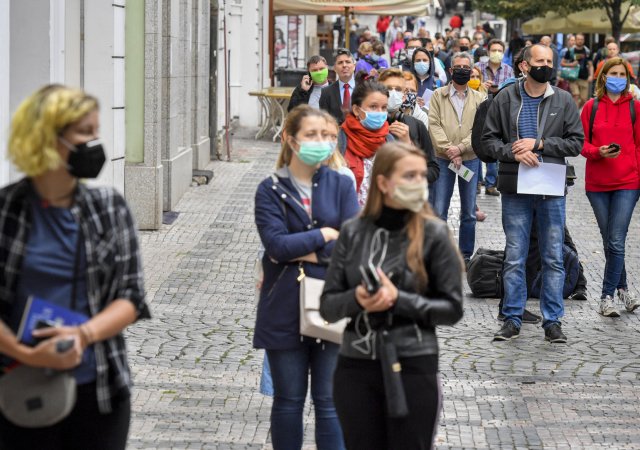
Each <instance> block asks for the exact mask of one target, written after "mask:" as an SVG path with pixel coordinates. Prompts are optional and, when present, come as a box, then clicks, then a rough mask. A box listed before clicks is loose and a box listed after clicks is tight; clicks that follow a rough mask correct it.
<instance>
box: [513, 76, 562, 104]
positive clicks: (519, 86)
mask: <svg viewBox="0 0 640 450" xmlns="http://www.w3.org/2000/svg"><path fill="white" fill-rule="evenodd" d="M525 81H526V78H523V79H522V81H518V82H517V83H516V86H517V87H516V94H517V95H518V97H520V98H522V95H521V94H520V90H521V89H524V82H525ZM554 94H555V91H554V90H553V88H552V87H551V84H549V83H547V89H546V90H545V91H544V96H543V97H542V99H543V100H544V99H546V98H549V97H551V96H552V95H554Z"/></svg>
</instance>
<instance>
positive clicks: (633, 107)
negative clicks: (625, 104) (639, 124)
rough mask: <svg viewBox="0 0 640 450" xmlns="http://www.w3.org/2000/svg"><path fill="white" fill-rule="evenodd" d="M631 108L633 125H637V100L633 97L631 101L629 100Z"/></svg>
mask: <svg viewBox="0 0 640 450" xmlns="http://www.w3.org/2000/svg"><path fill="white" fill-rule="evenodd" d="M629 109H630V110H631V126H635V124H636V105H635V101H634V100H633V97H632V98H631V101H630V102H629Z"/></svg>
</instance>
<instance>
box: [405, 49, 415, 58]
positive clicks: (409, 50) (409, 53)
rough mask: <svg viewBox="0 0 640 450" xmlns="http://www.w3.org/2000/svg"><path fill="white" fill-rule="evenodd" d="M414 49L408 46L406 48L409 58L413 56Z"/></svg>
mask: <svg viewBox="0 0 640 450" xmlns="http://www.w3.org/2000/svg"><path fill="white" fill-rule="evenodd" d="M415 51H416V49H415V48H409V49H407V56H408V57H409V58H411V57H412V56H413V52H415Z"/></svg>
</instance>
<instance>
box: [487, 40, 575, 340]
mask: <svg viewBox="0 0 640 450" xmlns="http://www.w3.org/2000/svg"><path fill="white" fill-rule="evenodd" d="M520 67H521V69H522V70H523V72H524V73H525V74H526V78H525V79H524V81H520V80H519V81H517V82H516V83H514V84H512V85H510V86H507V87H506V88H504V89H503V90H502V92H500V94H499V95H497V96H495V98H494V99H493V101H492V102H491V106H489V110H488V112H487V116H486V121H485V124H484V129H483V132H482V147H483V149H482V151H483V152H485V153H487V154H489V155H491V156H492V157H493V158H495V159H497V160H498V161H500V165H499V177H498V189H499V190H500V192H501V194H502V227H503V230H504V233H505V236H506V247H505V259H504V265H503V276H502V278H503V282H504V304H503V307H502V314H503V315H504V317H505V322H504V325H503V326H502V328H501V329H500V330H499V331H498V332H497V333H496V334H495V335H494V340H496V341H504V340H509V339H512V338H515V337H518V336H519V335H520V326H521V324H522V316H523V313H524V308H525V303H526V301H527V285H526V280H525V273H526V268H525V267H526V259H527V254H528V247H529V240H530V235H531V225H532V222H533V220H534V215H535V220H536V224H537V226H538V241H539V248H540V257H541V265H542V270H541V272H542V280H543V285H544V289H543V292H542V295H541V299H540V309H541V311H542V316H543V323H542V327H543V328H544V330H545V339H546V340H548V341H550V342H552V343H564V342H566V341H567V338H566V336H565V335H564V333H563V332H562V326H561V319H562V316H563V315H564V299H563V298H562V297H563V292H562V291H563V285H564V280H565V273H564V262H563V241H564V226H565V200H566V199H565V196H564V195H561V196H558V195H548V194H547V193H546V191H545V192H544V193H543V192H541V191H540V190H539V189H538V188H532V189H531V190H527V189H525V186H521V185H520V184H519V183H518V181H519V179H520V178H521V177H522V176H524V175H523V174H524V173H525V172H527V171H529V170H531V169H533V168H536V170H539V171H541V172H547V171H554V172H555V171H556V170H557V169H554V168H553V167H551V166H552V165H561V166H564V165H565V164H566V162H565V158H566V157H570V156H577V155H579V154H580V151H581V150H582V144H583V141H584V132H583V130H582V124H581V122H580V117H579V115H578V110H577V108H576V106H575V103H574V102H573V101H572V99H571V97H570V96H569V94H568V93H567V92H565V91H562V90H560V89H557V88H554V87H552V86H551V85H550V84H549V80H550V79H551V77H552V75H553V52H552V51H551V49H550V48H548V47H545V46H544V45H540V44H535V45H532V46H531V47H529V48H526V49H525V51H524V61H523V62H522V63H521V64H520ZM530 176H532V177H538V176H540V175H537V173H534V174H533V175H530ZM523 191H526V192H532V191H534V193H524V192H523ZM565 192H566V189H565Z"/></svg>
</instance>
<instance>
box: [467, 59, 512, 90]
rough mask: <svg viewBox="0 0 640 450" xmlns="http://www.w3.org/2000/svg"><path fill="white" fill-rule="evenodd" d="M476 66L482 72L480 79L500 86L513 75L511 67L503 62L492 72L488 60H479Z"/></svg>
mask: <svg viewBox="0 0 640 450" xmlns="http://www.w3.org/2000/svg"><path fill="white" fill-rule="evenodd" d="M476 67H477V68H478V70H480V72H482V79H483V80H484V81H493V84H496V85H498V86H500V85H501V84H502V83H504V82H505V81H507V80H508V79H509V78H511V77H513V76H514V75H513V69H512V68H511V66H508V65H506V64H504V63H502V64H500V67H498V70H496V71H495V73H494V72H493V69H492V68H491V66H489V63H488V62H479V63H477V64H476Z"/></svg>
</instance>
